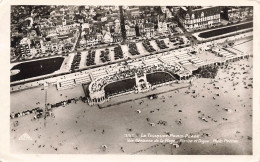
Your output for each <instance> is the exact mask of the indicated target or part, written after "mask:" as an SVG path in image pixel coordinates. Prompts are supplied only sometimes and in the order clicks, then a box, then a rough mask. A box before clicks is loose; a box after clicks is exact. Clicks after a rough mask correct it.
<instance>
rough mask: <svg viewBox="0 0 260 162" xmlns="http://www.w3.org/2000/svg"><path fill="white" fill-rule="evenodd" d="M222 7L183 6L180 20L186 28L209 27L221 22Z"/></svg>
mask: <svg viewBox="0 0 260 162" xmlns="http://www.w3.org/2000/svg"><path fill="white" fill-rule="evenodd" d="M220 12H221V7H219V6H216V7H196V6H188V7H181V8H180V11H179V22H180V24H181V25H182V26H183V27H184V28H185V29H186V30H188V31H189V30H196V29H202V28H209V27H213V26H216V25H219V24H220Z"/></svg>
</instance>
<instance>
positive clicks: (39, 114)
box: [10, 96, 87, 119]
mask: <svg viewBox="0 0 260 162" xmlns="http://www.w3.org/2000/svg"><path fill="white" fill-rule="evenodd" d="M79 100H81V101H83V102H86V100H87V99H86V97H82V96H81V97H79V99H78V98H71V99H67V100H64V101H60V102H58V103H55V104H49V103H48V104H47V105H46V106H47V110H48V112H50V111H51V109H53V108H57V107H60V106H64V105H67V104H70V103H73V102H74V103H77V101H79ZM48 112H46V113H47V115H48V114H50V113H48ZM30 114H35V117H36V119H39V118H41V117H43V114H44V110H43V108H40V107H36V108H34V109H31V110H25V111H23V112H18V113H11V115H10V119H14V118H19V117H22V116H25V115H30Z"/></svg>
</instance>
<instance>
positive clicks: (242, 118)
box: [10, 41, 253, 155]
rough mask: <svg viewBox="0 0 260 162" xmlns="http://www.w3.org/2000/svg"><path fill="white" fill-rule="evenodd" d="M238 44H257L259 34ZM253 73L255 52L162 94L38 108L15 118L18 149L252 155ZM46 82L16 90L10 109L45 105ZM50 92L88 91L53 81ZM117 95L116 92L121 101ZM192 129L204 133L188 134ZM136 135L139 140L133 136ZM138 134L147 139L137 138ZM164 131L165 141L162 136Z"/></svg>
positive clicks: (52, 99) (53, 98)
mask: <svg viewBox="0 0 260 162" xmlns="http://www.w3.org/2000/svg"><path fill="white" fill-rule="evenodd" d="M249 45H250V46H249ZM240 46H242V47H240ZM243 46H246V47H247V48H244V47H243ZM234 47H235V48H237V49H241V50H242V49H243V50H244V51H243V52H251V51H252V41H250V42H247V44H246V45H245V44H241V45H236V46H234ZM250 47H251V48H250ZM245 50H247V51H245ZM252 73H253V59H252V58H249V59H244V60H240V61H237V62H233V63H229V64H228V66H227V67H224V68H220V69H219V71H218V74H217V76H216V78H215V79H206V78H199V79H196V80H194V81H193V82H192V86H191V87H190V88H183V89H179V90H174V91H169V92H166V93H162V94H159V95H158V98H157V99H153V100H151V99H148V98H141V99H133V100H132V101H129V102H125V103H121V104H117V105H116V104H115V105H113V106H110V107H107V108H104V109H99V108H98V106H92V107H91V106H89V105H88V104H87V103H84V102H82V101H78V102H77V103H70V104H69V105H65V106H61V107H58V108H55V109H53V113H54V115H55V118H52V117H48V118H46V121H44V119H38V120H35V121H31V119H32V118H33V115H32V114H31V115H27V116H24V117H20V118H16V119H11V122H10V124H11V125H10V132H11V141H10V142H11V151H12V152H16V153H50V154H52V153H68V154H235V155H238V154H245V155H250V154H252V97H253V96H252V95H253V94H252V90H253V87H252V86H250V84H251V85H252V84H253V79H252V77H253V75H252ZM41 88H42V87H37V88H32V89H27V90H24V91H20V92H14V93H11V110H10V112H14V113H16V112H19V111H20V112H21V111H23V110H27V109H32V108H35V107H43V106H44V99H45V91H44V90H41ZM47 93H48V94H47V102H48V103H50V104H54V103H57V102H59V101H63V100H66V99H70V98H75V97H77V98H79V97H80V96H84V91H83V88H82V86H76V87H74V88H73V89H67V90H62V91H58V90H57V89H56V87H55V86H54V85H52V86H49V88H48V92H47ZM144 95H145V94H144ZM125 97H126V98H127V95H126V96H125ZM116 100H117V98H113V102H116ZM21 101H22V102H21ZM16 121H18V122H19V125H18V126H15V124H14V123H15V122H16ZM44 123H46V125H45V126H44ZM148 134H153V135H167V134H172V135H176V136H177V135H180V136H179V137H173V138H170V139H172V140H175V141H176V140H177V141H176V142H173V143H174V144H178V146H179V147H178V148H175V147H176V145H172V144H170V143H171V142H168V141H167V140H166V138H158V140H159V142H156V141H154V140H155V139H156V138H155V137H144V135H148ZM186 134H189V135H190V134H194V135H197V136H196V138H192V137H189V138H182V137H181V135H184V136H185V135H186ZM142 135H143V136H142ZM131 139H132V140H133V141H134V142H130V141H131ZM137 139H141V140H147V141H146V142H145V141H143V142H136V141H138V140H137ZM160 139H162V140H163V141H162V142H160ZM185 139H186V140H187V141H184V140H185ZM195 139H197V140H199V139H200V142H201V141H202V140H204V142H205V144H202V143H200V142H198V143H197V142H194V140H195ZM149 140H153V141H152V142H149ZM189 140H190V142H189ZM180 141H183V142H180ZM206 141H208V142H206ZM221 141H222V142H221ZM223 141H224V142H223Z"/></svg>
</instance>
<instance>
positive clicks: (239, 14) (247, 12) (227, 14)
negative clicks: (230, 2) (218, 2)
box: [223, 6, 253, 22]
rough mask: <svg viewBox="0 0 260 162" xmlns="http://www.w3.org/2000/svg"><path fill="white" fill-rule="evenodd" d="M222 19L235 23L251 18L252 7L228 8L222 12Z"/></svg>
mask: <svg viewBox="0 0 260 162" xmlns="http://www.w3.org/2000/svg"><path fill="white" fill-rule="evenodd" d="M223 17H224V18H225V19H226V20H228V21H230V22H237V21H239V20H241V19H242V20H243V19H245V18H252V17H253V7H252V6H229V7H225V8H224V10H223Z"/></svg>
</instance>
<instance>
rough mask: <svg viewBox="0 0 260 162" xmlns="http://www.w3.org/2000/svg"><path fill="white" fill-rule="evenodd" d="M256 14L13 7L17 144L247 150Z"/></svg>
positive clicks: (131, 150)
mask: <svg viewBox="0 0 260 162" xmlns="http://www.w3.org/2000/svg"><path fill="white" fill-rule="evenodd" d="M253 10H254V7H253V6H138V5H134V6H102V5H99V6H94V5H11V10H10V11H11V12H10V18H11V19H10V30H11V33H10V151H11V152H12V153H18V154H100V155H103V154H118V155H252V154H253V140H254V139H253V124H252V121H253V108H252V105H253V99H252V98H253V25H254V24H253Z"/></svg>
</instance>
